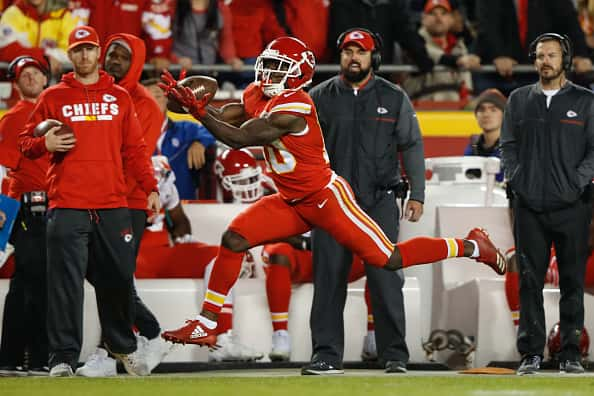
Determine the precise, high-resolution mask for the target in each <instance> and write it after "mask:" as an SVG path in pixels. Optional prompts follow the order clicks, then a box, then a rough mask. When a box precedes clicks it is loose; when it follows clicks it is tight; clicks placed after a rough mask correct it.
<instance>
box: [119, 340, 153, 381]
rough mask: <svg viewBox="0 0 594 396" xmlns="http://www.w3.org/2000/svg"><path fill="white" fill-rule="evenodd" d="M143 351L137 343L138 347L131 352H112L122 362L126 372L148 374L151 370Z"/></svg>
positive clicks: (139, 374)
mask: <svg viewBox="0 0 594 396" xmlns="http://www.w3.org/2000/svg"><path fill="white" fill-rule="evenodd" d="M143 352H144V351H143V350H142V347H141V346H140V345H138V348H136V350H135V351H134V352H132V353H129V354H125V353H114V352H112V354H113V355H114V356H115V357H116V359H117V360H119V361H120V362H122V364H123V365H124V368H125V369H126V372H127V373H128V374H130V375H138V376H145V375H150V374H151V371H150V370H149V366H148V363H147V361H146V357H145V356H144V353H143Z"/></svg>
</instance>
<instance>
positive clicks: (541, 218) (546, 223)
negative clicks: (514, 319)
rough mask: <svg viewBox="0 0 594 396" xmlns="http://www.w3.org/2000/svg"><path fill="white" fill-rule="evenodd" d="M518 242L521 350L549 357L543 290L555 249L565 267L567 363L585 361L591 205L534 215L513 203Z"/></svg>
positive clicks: (562, 268) (563, 352) (561, 278)
mask: <svg viewBox="0 0 594 396" xmlns="http://www.w3.org/2000/svg"><path fill="white" fill-rule="evenodd" d="M513 209H514V238H515V243H516V257H517V258H518V265H519V272H520V327H519V330H518V340H517V348H518V351H519V352H520V354H522V356H525V355H541V356H542V355H543V352H544V346H545V340H546V330H547V329H546V328H545V315H544V307H543V295H542V289H543V287H544V279H545V275H546V272H547V268H548V266H549V256H550V249H551V245H552V244H553V245H554V246H555V251H556V254H557V264H558V267H559V288H560V291H561V300H560V301H559V313H560V328H561V354H560V359H562V360H566V359H569V360H577V359H579V357H580V351H579V344H580V334H581V331H582V328H583V326H584V277H585V271H586V260H587V258H588V234H589V229H588V228H589V225H590V219H591V217H592V206H591V203H590V202H589V200H583V201H578V202H576V203H575V204H574V205H573V206H571V207H568V208H564V209H560V210H556V211H550V212H541V213H540V212H534V211H533V210H531V209H530V208H527V207H526V206H524V205H523V204H522V203H521V202H520V200H519V199H518V198H515V199H514V200H513Z"/></svg>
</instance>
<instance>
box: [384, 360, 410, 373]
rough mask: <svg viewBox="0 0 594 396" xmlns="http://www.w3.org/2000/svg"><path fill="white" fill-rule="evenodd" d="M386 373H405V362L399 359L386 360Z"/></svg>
mask: <svg viewBox="0 0 594 396" xmlns="http://www.w3.org/2000/svg"><path fill="white" fill-rule="evenodd" d="M385 372H386V373H406V363H404V362H403V361H400V360H388V362H387V363H386V369H385Z"/></svg>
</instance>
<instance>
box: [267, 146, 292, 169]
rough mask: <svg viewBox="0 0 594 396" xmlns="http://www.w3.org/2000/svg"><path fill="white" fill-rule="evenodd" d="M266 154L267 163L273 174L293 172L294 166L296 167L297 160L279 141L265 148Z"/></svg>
mask: <svg viewBox="0 0 594 396" xmlns="http://www.w3.org/2000/svg"><path fill="white" fill-rule="evenodd" d="M266 154H267V157H268V163H269V164H270V167H271V168H272V170H273V171H274V173H277V174H280V173H288V172H293V170H294V169H295V166H297V160H296V159H295V157H294V156H293V154H291V153H290V152H289V151H288V150H287V148H286V147H285V145H284V144H283V143H282V142H281V141H280V140H276V141H275V142H272V143H271V144H270V145H269V146H266Z"/></svg>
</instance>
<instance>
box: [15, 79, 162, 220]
mask: <svg viewBox="0 0 594 396" xmlns="http://www.w3.org/2000/svg"><path fill="white" fill-rule="evenodd" d="M50 118H53V119H56V120H58V121H61V122H62V123H64V124H66V125H67V126H69V127H70V128H71V129H72V131H73V133H74V136H75V137H76V144H75V146H74V148H73V149H71V150H70V151H68V152H65V153H59V152H54V153H50V167H49V170H48V196H49V199H50V208H71V209H108V208H121V207H127V205H128V203H127V201H126V191H127V190H126V183H125V181H124V171H125V172H126V173H129V174H130V175H132V176H133V177H134V178H135V179H136V180H137V181H138V183H139V184H140V185H141V186H142V189H143V190H144V192H145V193H146V194H147V195H148V194H149V193H150V192H151V191H157V182H156V180H155V177H154V175H153V170H152V166H151V162H150V158H149V157H148V155H147V154H146V152H147V149H146V144H145V143H144V140H143V139H142V131H141V129H140V123H139V122H138V118H137V117H136V114H135V112H134V105H133V104H132V100H131V99H130V95H129V94H128V92H126V90H124V89H123V88H122V87H120V86H118V85H116V84H114V82H113V78H112V77H111V76H109V75H108V74H107V73H105V72H103V71H100V72H99V80H98V81H97V82H96V83H94V84H89V85H84V84H82V83H81V82H80V81H78V80H77V79H76V78H75V75H74V73H68V74H65V75H64V76H62V81H61V82H60V83H59V84H56V85H54V86H52V87H50V88H48V89H47V90H45V91H44V92H43V93H42V94H41V96H40V97H39V100H38V102H37V104H36V105H35V109H34V110H33V114H32V116H31V118H30V119H29V122H28V123H27V124H26V125H25V130H24V131H23V132H22V133H21V134H20V135H19V148H20V150H21V152H22V153H23V154H24V155H25V156H26V157H28V158H37V157H40V156H42V155H44V154H46V153H47V149H46V147H45V138H44V137H38V138H36V137H34V136H33V131H34V129H35V126H36V125H37V124H39V123H40V122H41V121H43V120H47V119H50Z"/></svg>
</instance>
